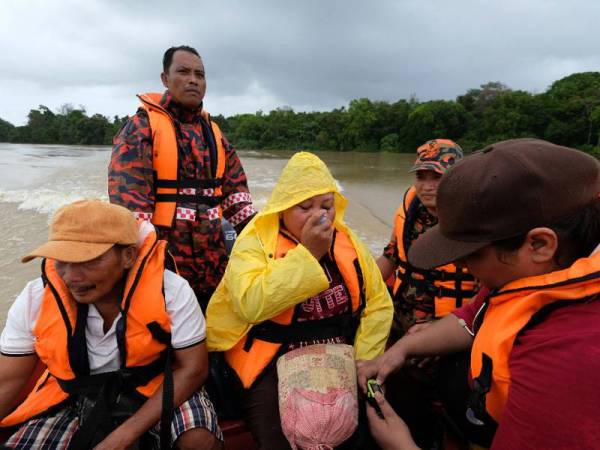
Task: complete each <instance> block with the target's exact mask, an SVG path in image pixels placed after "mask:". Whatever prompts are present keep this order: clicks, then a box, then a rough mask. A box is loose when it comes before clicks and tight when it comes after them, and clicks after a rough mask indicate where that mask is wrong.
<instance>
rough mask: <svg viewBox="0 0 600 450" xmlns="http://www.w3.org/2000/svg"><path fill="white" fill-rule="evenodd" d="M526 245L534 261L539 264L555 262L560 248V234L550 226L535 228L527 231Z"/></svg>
mask: <svg viewBox="0 0 600 450" xmlns="http://www.w3.org/2000/svg"><path fill="white" fill-rule="evenodd" d="M525 245H526V246H527V251H528V253H529V254H530V257H531V261H532V262H534V263H538V264H544V263H548V262H553V261H554V256H555V255H556V252H557V250H558V236H557V235H556V233H555V232H554V230H552V229H550V228H546V227H538V228H533V229H531V230H529V232H528V233H527V238H526V239H525Z"/></svg>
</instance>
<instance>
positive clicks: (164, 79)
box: [160, 72, 168, 87]
mask: <svg viewBox="0 0 600 450" xmlns="http://www.w3.org/2000/svg"><path fill="white" fill-rule="evenodd" d="M160 81H162V84H163V86H164V87H168V86H167V81H168V80H167V74H166V73H165V72H162V73H161V74H160Z"/></svg>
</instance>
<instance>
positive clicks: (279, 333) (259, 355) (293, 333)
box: [225, 231, 365, 388]
mask: <svg viewBox="0 0 600 450" xmlns="http://www.w3.org/2000/svg"><path fill="white" fill-rule="evenodd" d="M334 239H335V240H334V243H333V257H334V261H335V263H336V265H337V267H338V269H339V271H340V273H341V275H342V278H343V279H344V283H345V285H346V287H347V289H348V291H349V293H350V297H351V299H352V311H351V312H350V313H348V314H342V315H340V316H334V317H331V318H328V319H322V320H315V321H309V322H302V323H300V324H297V323H292V322H294V320H293V319H294V311H295V309H296V308H295V307H294V308H289V309H287V310H286V311H284V312H282V313H281V314H279V315H277V316H275V317H273V318H272V319H270V320H267V321H265V322H263V323H261V324H257V325H254V326H253V327H252V328H251V329H250V331H249V332H248V334H246V335H245V336H244V337H243V338H242V339H241V340H240V341H239V342H238V343H237V344H236V345H235V346H234V347H233V348H232V349H231V350H228V351H226V352H225V360H226V361H227V363H228V364H229V365H230V366H231V368H232V369H233V370H234V371H235V372H236V373H237V375H238V377H239V378H240V380H241V382H242V384H243V386H244V387H245V388H249V387H250V386H252V383H254V381H255V380H256V378H257V377H258V376H259V375H260V374H261V373H262V372H263V370H264V369H265V368H266V367H267V365H268V364H269V363H270V362H271V361H272V360H273V359H274V358H275V356H276V355H277V354H278V352H279V350H280V348H281V346H282V343H284V342H290V341H289V338H297V340H307V339H324V338H328V337H335V336H341V335H347V336H348V337H349V338H352V339H354V333H355V332H356V328H357V327H358V320H359V316H360V312H361V311H362V309H363V307H364V303H365V300H364V293H363V282H362V271H361V269H360V266H359V264H358V257H357V255H356V250H355V249H354V246H353V245H352V242H351V241H350V239H349V238H348V236H346V235H345V234H344V233H342V232H339V231H336V232H335V238H334ZM296 245H297V243H296V242H294V241H293V240H291V239H289V238H287V237H285V236H284V235H282V234H279V236H278V238H277V249H276V252H275V258H283V257H284V256H285V255H286V253H287V252H288V251H289V250H291V249H293V248H294V247H296ZM307 333H308V336H306V334H307ZM298 338H299V339H298Z"/></svg>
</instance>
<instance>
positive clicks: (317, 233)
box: [300, 213, 333, 260]
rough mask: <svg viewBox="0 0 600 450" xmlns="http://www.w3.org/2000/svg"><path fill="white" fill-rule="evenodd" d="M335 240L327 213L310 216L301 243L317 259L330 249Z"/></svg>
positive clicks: (303, 230)
mask: <svg viewBox="0 0 600 450" xmlns="http://www.w3.org/2000/svg"><path fill="white" fill-rule="evenodd" d="M332 240H333V226H332V223H331V221H330V220H329V218H328V217H327V214H325V213H319V214H314V215H312V216H310V217H309V218H308V219H307V221H306V222H305V223H304V226H303V227H302V233H301V235H300V243H301V244H302V245H304V246H305V247H306V248H307V249H308V251H309V252H311V253H312V255H313V256H314V257H315V258H316V259H317V260H319V259H321V258H322V257H323V255H324V254H325V253H327V252H328V251H329V248H330V247H331V242H332Z"/></svg>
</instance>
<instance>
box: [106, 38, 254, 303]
mask: <svg viewBox="0 0 600 450" xmlns="http://www.w3.org/2000/svg"><path fill="white" fill-rule="evenodd" d="M161 80H162V83H163V85H164V86H165V88H166V91H165V92H164V93H163V94H158V93H150V94H143V95H139V96H138V97H139V98H140V100H141V102H142V105H141V107H140V109H138V111H137V113H136V114H135V115H134V116H133V117H131V118H130V119H129V120H128V121H127V123H126V124H125V125H124V126H123V128H122V129H121V131H120V132H119V134H118V135H117V136H116V137H115V139H114V147H113V152H112V158H111V161H110V165H109V170H108V192H109V196H110V201H111V202H112V203H118V204H120V205H123V206H125V207H126V208H128V209H130V210H131V211H133V212H134V214H135V215H136V217H137V218H141V219H145V220H149V221H151V222H152V223H153V224H154V225H155V227H156V228H157V230H158V234H159V237H160V238H161V239H165V240H167V241H168V242H169V250H170V251H171V253H172V254H173V256H174V258H175V261H176V263H177V268H178V270H179V273H180V274H181V275H182V276H183V277H184V278H186V279H187V280H188V282H189V283H190V285H191V286H192V288H193V289H194V292H195V293H196V296H197V297H198V301H199V302H200V305H201V307H202V309H203V310H204V309H205V308H206V305H207V304H208V300H209V299H210V296H211V295H212V292H213V291H214V289H215V288H216V286H217V284H218V283H219V281H220V280H221V277H222V275H223V272H224V270H225V265H226V264H227V250H226V246H225V240H224V236H225V235H229V236H230V234H231V232H232V231H233V230H231V227H230V224H231V225H233V227H234V228H235V231H237V232H238V233H239V232H240V231H241V230H242V229H243V227H244V226H245V224H246V223H248V221H249V219H250V218H251V217H252V216H253V215H254V214H255V211H254V209H253V208H252V200H251V197H250V194H249V192H248V185H247V181H246V175H245V173H244V170H243V168H242V165H241V163H240V160H239V158H238V156H237V154H236V152H235V150H234V149H233V147H232V146H231V145H230V144H229V142H228V141H227V139H226V138H225V136H223V134H222V133H221V131H220V129H219V127H218V126H217V124H216V123H214V122H213V121H211V119H210V116H209V114H208V113H207V112H206V111H205V110H204V109H203V105H202V101H203V99H204V94H205V93H206V78H205V72H204V64H203V63H202V59H201V58H200V55H199V54H198V52H197V51H196V50H195V49H194V48H192V47H188V46H179V47H171V48H169V49H168V50H167V51H166V52H165V54H164V57H163V72H162V74H161ZM228 228H229V231H228Z"/></svg>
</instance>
